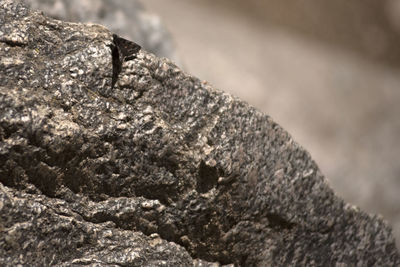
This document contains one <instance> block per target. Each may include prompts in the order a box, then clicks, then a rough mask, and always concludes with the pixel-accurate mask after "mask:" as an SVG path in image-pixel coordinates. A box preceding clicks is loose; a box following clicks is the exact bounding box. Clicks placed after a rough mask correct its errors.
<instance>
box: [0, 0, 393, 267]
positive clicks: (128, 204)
mask: <svg viewBox="0 0 400 267" xmlns="http://www.w3.org/2000/svg"><path fill="white" fill-rule="evenodd" d="M0 3H1V6H0V55H1V57H0V182H1V184H0V210H1V212H0V231H1V235H0V265H3V266H16V265H17V264H26V265H31V266H32V265H35V266H43V265H58V266H70V265H74V266H82V265H89V264H91V265H95V266H121V265H124V266H193V265H194V266H212V265H213V266H219V265H220V264H235V265H237V266H270V265H272V266H274V265H283V266H287V265H304V266H332V265H335V264H336V265H339V266H340V264H342V265H359V266H396V265H399V264H400V260H399V254H398V252H397V250H396V247H395V245H394V239H393V236H392V233H391V230H390V227H389V226H387V225H386V223H385V222H384V221H383V220H382V219H381V218H379V217H377V216H371V215H368V214H366V213H364V212H362V211H360V210H359V209H357V208H356V207H354V206H351V205H349V204H346V203H344V202H343V201H342V200H341V199H339V198H338V197H337V196H335V194H334V192H333V191H332V190H331V189H330V188H329V186H328V185H327V183H326V180H325V178H324V177H323V176H322V174H321V173H320V171H319V169H318V167H317V166H316V164H315V163H314V161H312V159H311V158H310V156H309V154H308V153H307V152H306V151H305V150H304V149H303V148H301V147H300V146H299V145H298V144H297V143H296V142H294V141H293V140H292V138H291V137H290V135H289V134H288V133H287V132H285V131H284V130H283V129H282V128H281V127H280V126H279V125H277V124H276V123H275V122H273V121H272V120H271V119H270V118H269V117H268V116H266V115H264V114H262V113H260V112H258V111H257V110H255V109H254V108H252V107H250V106H248V105H247V104H245V103H243V102H241V101H239V100H237V99H235V98H233V97H231V96H230V95H228V94H224V93H222V92H220V91H217V90H214V89H213V88H211V87H210V86H209V85H208V84H207V83H204V82H201V81H200V80H198V79H196V78H194V77H192V76H190V75H188V74H186V73H184V72H182V71H181V70H180V69H178V68H177V67H176V66H175V65H173V64H172V63H171V62H169V61H168V60H165V59H159V58H157V57H155V56H154V55H152V54H149V53H147V52H146V51H144V50H141V51H139V52H138V53H137V54H136V55H132V56H131V57H129V60H127V61H123V62H122V69H121V71H120V73H119V76H118V81H117V83H116V84H115V86H114V87H113V88H112V76H113V73H115V72H114V71H113V69H115V68H116V67H117V66H116V64H115V62H117V60H115V58H114V59H113V57H115V53H113V51H115V44H114V43H113V34H112V33H111V32H110V31H108V30H107V29H106V28H104V27H102V26H99V25H94V24H78V23H67V22H61V21H57V20H54V19H50V18H46V17H44V16H43V15H42V14H40V13H37V12H31V11H29V10H28V9H26V8H25V7H24V6H23V5H21V4H17V3H15V2H14V1H10V0H2V1H1V2H0Z"/></svg>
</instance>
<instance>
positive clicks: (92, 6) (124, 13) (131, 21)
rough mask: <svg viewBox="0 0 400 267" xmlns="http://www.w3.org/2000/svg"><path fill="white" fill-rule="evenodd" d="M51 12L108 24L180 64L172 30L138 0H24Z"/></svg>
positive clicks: (61, 16) (85, 20)
mask: <svg viewBox="0 0 400 267" xmlns="http://www.w3.org/2000/svg"><path fill="white" fill-rule="evenodd" d="M25 2H26V3H27V4H28V5H29V6H30V7H31V8H32V9H38V10H43V11H45V13H46V14H48V15H49V16H51V17H53V18H56V19H61V20H66V21H74V22H92V23H98V24H102V25H105V26H106V27H108V28H109V29H110V30H111V31H113V32H115V33H118V34H119V35H121V36H123V37H125V38H129V39H132V40H135V41H136V42H137V43H139V44H140V45H141V46H143V47H144V48H145V49H146V50H147V51H150V52H152V53H154V54H156V55H157V56H159V57H167V58H169V59H171V60H173V61H174V62H175V63H176V64H181V60H180V59H179V57H178V55H177V53H176V50H175V46H174V42H173V40H172V38H171V35H170V33H169V32H168V30H167V29H166V28H165V27H164V25H163V24H162V22H161V20H160V18H159V17H158V16H156V15H152V14H150V13H148V12H147V11H146V10H145V8H144V7H143V5H142V3H140V2H139V0H129V1H126V0H100V1H99V0H25Z"/></svg>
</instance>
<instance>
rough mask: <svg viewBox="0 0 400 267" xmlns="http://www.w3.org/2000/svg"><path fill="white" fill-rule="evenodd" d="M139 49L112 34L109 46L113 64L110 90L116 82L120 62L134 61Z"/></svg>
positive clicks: (137, 46)
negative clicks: (111, 43)
mask: <svg viewBox="0 0 400 267" xmlns="http://www.w3.org/2000/svg"><path fill="white" fill-rule="evenodd" d="M140 49H141V47H140V45H138V44H136V43H134V42H132V41H129V40H126V39H124V38H121V37H119V36H118V35H116V34H113V45H112V46H111V50H112V63H113V76H112V85H111V88H114V85H115V84H116V82H117V80H118V75H119V74H120V72H121V70H122V62H124V61H128V60H132V59H134V58H135V57H136V54H137V53H138V52H139V50H140Z"/></svg>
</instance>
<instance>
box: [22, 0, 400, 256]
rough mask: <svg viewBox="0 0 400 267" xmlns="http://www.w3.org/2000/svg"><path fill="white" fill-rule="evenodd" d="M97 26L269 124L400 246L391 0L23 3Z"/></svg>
mask: <svg viewBox="0 0 400 267" xmlns="http://www.w3.org/2000/svg"><path fill="white" fill-rule="evenodd" d="M28 2H29V3H30V4H31V5H32V6H33V7H34V8H38V9H41V10H43V11H45V13H48V14H50V15H51V16H53V17H56V18H59V19H63V20H72V21H84V22H96V23H101V24H103V25H106V26H107V27H109V28H110V29H111V30H113V31H115V32H117V33H119V34H120V35H122V36H124V37H126V38H129V39H132V40H134V41H135V42H137V43H139V44H141V45H142V46H143V47H144V48H145V49H146V50H148V51H151V52H153V53H155V54H157V55H159V56H164V57H168V58H170V59H172V60H173V61H174V62H176V63H177V65H179V66H180V67H182V68H184V69H185V70H186V71H187V72H188V73H191V74H192V75H194V76H197V77H198V78H200V79H202V80H207V81H209V82H210V83H211V84H213V85H214V86H215V87H216V88H219V89H221V90H224V91H226V92H230V93H232V94H234V95H236V96H238V97H239V98H241V99H243V100H245V101H247V102H249V103H250V104H251V105H253V106H255V107H257V108H258V109H259V110H262V111H263V112H265V113H266V114H268V115H270V116H271V117H272V118H273V119H274V120H275V121H277V122H278V123H279V124H280V125H282V126H283V127H284V128H285V129H286V130H288V132H289V133H291V135H292V136H293V138H294V139H295V140H296V141H297V142H298V143H300V144H301V145H302V146H303V147H305V149H306V150H308V151H309V152H310V153H311V155H312V157H313V158H314V159H315V161H316V162H317V164H318V165H319V166H320V169H321V170H322V172H323V173H324V174H325V176H326V177H327V179H328V181H329V183H330V185H331V186H332V188H333V189H334V190H335V192H336V193H337V195H339V196H341V197H342V198H344V199H345V200H346V201H347V202H350V203H353V204H356V205H357V206H359V207H361V208H362V209H364V210H366V211H368V212H370V213H378V214H381V215H383V216H384V218H385V219H386V220H388V221H389V222H390V224H391V225H392V226H393V229H394V231H395V235H396V239H397V246H398V248H400V164H399V163H400V142H399V139H400V1H399V0H353V1H348V0H336V1H321V0H288V1H280V0H247V1H244V0H218V1H216V0H213V1H211V0H196V1H194V0H192V1H188V0H146V1H142V2H139V1H137V0H130V1H128V0H102V1H100V0H29V1H28Z"/></svg>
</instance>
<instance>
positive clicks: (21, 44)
mask: <svg viewBox="0 0 400 267" xmlns="http://www.w3.org/2000/svg"><path fill="white" fill-rule="evenodd" d="M0 43H5V44H6V45H8V46H11V47H16V46H18V47H25V46H26V44H25V43H23V42H19V41H12V40H6V39H0Z"/></svg>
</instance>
